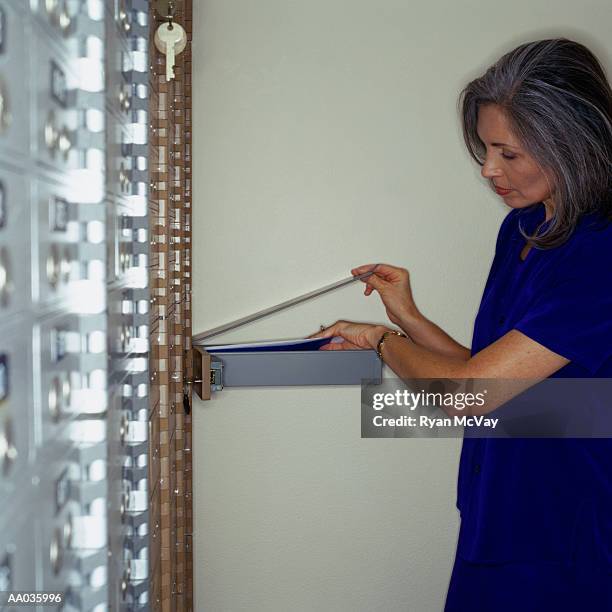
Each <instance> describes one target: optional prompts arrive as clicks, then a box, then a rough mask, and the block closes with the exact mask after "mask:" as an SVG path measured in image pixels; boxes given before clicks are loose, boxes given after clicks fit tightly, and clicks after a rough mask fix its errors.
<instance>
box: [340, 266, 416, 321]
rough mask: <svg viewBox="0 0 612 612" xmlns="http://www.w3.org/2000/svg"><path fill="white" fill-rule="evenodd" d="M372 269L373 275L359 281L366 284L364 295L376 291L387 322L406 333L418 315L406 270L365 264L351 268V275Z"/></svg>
mask: <svg viewBox="0 0 612 612" xmlns="http://www.w3.org/2000/svg"><path fill="white" fill-rule="evenodd" d="M372 269H374V273H373V274H372V275H371V276H368V277H367V278H364V279H362V281H361V282H363V283H365V284H366V288H365V291H364V295H370V294H371V293H372V292H373V291H378V294H379V295H380V298H381V300H382V301H383V304H384V305H385V309H386V310H387V316H388V317H389V320H390V321H391V322H392V323H395V325H398V326H399V327H401V328H402V329H403V330H404V331H405V332H406V333H408V331H409V329H408V328H409V327H410V323H411V322H413V321H414V320H415V319H416V318H417V316H418V315H419V311H418V308H417V307H416V304H415V303H414V299H413V298H412V289H411V288H410V274H409V272H408V270H406V269H405V268H398V267H396V266H390V265H388V264H376V265H375V264H365V265H363V266H358V267H357V268H353V269H352V270H351V274H352V275H353V276H357V275H359V274H364V273H365V272H370V271H371V270H372Z"/></svg>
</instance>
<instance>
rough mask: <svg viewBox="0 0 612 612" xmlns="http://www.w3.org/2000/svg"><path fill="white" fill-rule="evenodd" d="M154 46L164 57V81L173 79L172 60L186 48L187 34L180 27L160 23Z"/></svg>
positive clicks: (173, 23)
mask: <svg viewBox="0 0 612 612" xmlns="http://www.w3.org/2000/svg"><path fill="white" fill-rule="evenodd" d="M154 41H155V46H156V47H157V49H158V50H159V51H160V53H164V54H165V55H166V81H170V80H172V79H173V78H174V60H175V58H176V56H177V55H178V54H179V53H182V52H183V51H184V49H185V47H186V46H187V32H185V28H183V26H182V25H180V24H178V23H175V22H169V23H162V24H161V25H160V26H159V27H158V28H157V31H156V32H155V38H154Z"/></svg>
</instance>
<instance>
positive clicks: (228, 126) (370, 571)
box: [193, 0, 612, 612]
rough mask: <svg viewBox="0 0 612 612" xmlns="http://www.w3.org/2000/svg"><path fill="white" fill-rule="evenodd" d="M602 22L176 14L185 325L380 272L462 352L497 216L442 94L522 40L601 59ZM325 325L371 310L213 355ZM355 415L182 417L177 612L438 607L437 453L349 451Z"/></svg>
mask: <svg viewBox="0 0 612 612" xmlns="http://www.w3.org/2000/svg"><path fill="white" fill-rule="evenodd" d="M611 18H612V6H611V5H610V3H609V0H601V1H591V2H581V3H578V2H568V1H562V0H559V1H557V2H555V3H550V2H548V1H544V0H528V1H527V0H516V1H515V2H512V3H508V2H495V3H491V2H490V1H488V2H487V1H484V0H478V1H476V0H473V1H471V2H467V1H465V2H454V1H451V0H447V1H445V2H442V1H439V0H438V1H429V2H424V1H412V2H408V1H399V0H398V1H391V0H379V1H374V0H369V1H365V0H310V1H309V2H306V1H302V2H296V1H291V0H258V1H257V2H254V1H247V0H242V1H240V0H206V1H204V0H198V1H195V0H194V32H195V39H194V45H193V51H194V55H193V57H194V63H193V79H194V80H193V95H194V98H193V107H194V117H195V119H194V135H193V140H194V152H193V158H194V164H193V168H194V172H193V174H194V194H195V197H194V232H193V234H194V251H193V254H194V271H195V278H194V322H193V329H194V332H198V331H202V330H203V329H207V328H210V327H213V326H215V325H218V324H221V323H224V322H226V321H229V320H232V319H235V318H238V317H240V316H243V315H245V314H248V313H250V312H253V311H256V310H258V309H260V308H263V307H266V306H269V305H272V304H275V303H278V302H280V301H282V300H284V299H287V298H290V297H293V296H295V295H298V294H300V293H303V292H306V291H309V290H312V289H315V288H317V287H320V286H322V285H325V284H327V283H330V282H333V281H334V280H337V279H339V278H342V277H344V276H347V275H348V273H349V269H350V268H351V267H353V266H355V265H357V264H361V263H368V262H375V261H384V262H389V263H394V264H398V265H403V266H406V267H408V268H409V269H410V270H411V272H412V279H413V288H414V294H415V298H416V300H417V302H418V304H419V305H420V307H421V309H422V310H423V311H424V312H425V313H426V314H427V316H429V317H430V318H432V319H433V320H434V321H436V322H437V323H439V324H440V325H441V326H442V327H444V328H445V329H446V330H447V331H448V332H449V333H451V334H452V335H454V336H455V337H456V338H457V339H458V340H459V341H460V342H462V343H465V344H469V342H470V338H471V330H472V324H473V319H474V315H475V313H476V310H477V307H478V303H479V300H480V295H481V291H482V287H483V284H484V281H485V278H486V274H487V272H488V267H489V264H490V261H491V258H492V252H493V248H494V242H495V237H496V233H497V228H498V226H499V223H500V221H501V219H502V218H503V215H504V213H505V210H504V205H503V203H502V202H501V200H499V199H497V198H496V196H495V195H493V194H491V193H490V192H489V191H488V190H487V188H486V187H485V185H484V184H483V183H482V182H481V180H480V179H479V174H478V170H477V168H475V167H474V165H473V164H471V163H470V161H469V160H468V157H467V154H466V152H465V151H464V147H463V144H462V141H461V137H460V130H459V123H458V120H457V114H456V100H457V95H458V92H459V91H460V89H461V87H462V86H463V85H464V84H465V83H466V82H467V80H469V79H470V78H471V77H473V76H475V75H477V74H479V73H480V72H481V71H482V69H483V68H484V67H486V66H487V65H488V64H489V63H490V62H491V61H492V60H494V59H495V58H496V57H498V56H499V55H500V54H501V53H502V52H503V51H505V50H508V49H510V48H511V47H513V46H514V45H516V44H518V43H520V42H523V41H526V40H531V39H536V38H544V37H549V36H556V35H565V36H569V37H572V38H576V39H578V40H580V41H582V42H584V43H586V44H588V45H589V46H591V48H592V49H593V50H594V51H595V52H596V53H597V54H598V55H599V56H600V57H601V59H602V60H604V62H605V63H606V65H607V66H609V65H610V64H609V59H610V57H611V56H612V39H611V38H610V36H609V25H610V23H611ZM569 24H571V27H570V26H569ZM338 318H352V319H355V320H367V321H383V320H384V310H383V309H382V307H381V306H380V304H379V303H378V300H377V298H376V297H371V298H368V299H366V298H365V297H363V296H362V295H361V292H360V289H359V287H357V286H352V287H350V288H347V289H343V290H341V291H340V292H336V293H334V294H330V295H328V296H326V297H323V298H320V299H318V300H316V301H314V302H311V303H308V304H306V305H303V306H301V307H298V308H295V309H292V310H289V311H286V312H284V313H281V314H279V315H277V316H275V317H274V318H272V319H269V320H264V321H261V322H259V323H257V324H254V325H252V326H250V327H248V328H244V329H243V330H240V331H237V332H235V333H232V334H227V335H226V336H223V337H220V338H219V340H227V341H238V340H255V339H271V338H283V337H297V336H301V335H304V334H307V333H310V332H313V331H315V330H316V329H318V327H319V324H320V323H326V324H330V323H332V322H333V321H334V320H336V319H338ZM359 419H360V407H359V388H356V387H353V388H289V389H265V390H264V389H259V390H231V389H226V390H224V391H223V392H221V393H220V394H219V395H217V396H216V397H215V398H214V400H213V401H211V402H208V403H196V405H195V406H194V438H193V453H194V487H195V492H194V503H195V506H194V515H195V519H194V531H195V534H194V550H195V557H194V579H195V597H196V599H195V600H196V609H197V610H198V611H207V612H208V611H210V612H217V611H229V612H235V611H237V610H249V611H260V610H261V611H262V612H263V611H265V612H270V611H277V610H278V611H286V610H291V611H292V612H295V611H310V610H319V611H321V610H322V611H328V610H329V611H334V612H340V611H345V610H346V611H347V612H348V611H351V612H354V611H364V612H365V611H371V610H381V611H382V610H384V611H385V612H389V611H393V610H398V611H399V610H409V611H411V612H412V611H416V612H437V611H440V610H442V606H443V601H444V596H445V592H446V587H447V584H448V578H449V574H450V570H451V566H452V560H453V554H454V547H455V543H456V536H457V527H458V516H457V512H456V510H455V507H454V502H455V490H456V489H455V487H456V471H457V459H458V451H459V441H457V440H408V439H398V440H362V439H360V437H359V436H360V424H359Z"/></svg>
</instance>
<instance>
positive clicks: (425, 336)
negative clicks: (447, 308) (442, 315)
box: [400, 311, 471, 361]
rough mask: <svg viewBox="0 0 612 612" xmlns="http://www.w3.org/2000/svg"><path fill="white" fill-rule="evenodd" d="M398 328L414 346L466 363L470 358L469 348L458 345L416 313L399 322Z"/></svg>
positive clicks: (441, 330)
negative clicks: (410, 339) (409, 338)
mask: <svg viewBox="0 0 612 612" xmlns="http://www.w3.org/2000/svg"><path fill="white" fill-rule="evenodd" d="M400 327H401V328H402V330H403V331H404V332H405V333H406V334H407V335H408V336H410V337H411V338H412V340H413V341H414V342H415V343H416V344H418V345H419V346H422V347H423V348H426V349H429V350H430V351H433V352H434V353H438V354H440V355H446V356H447V357H452V358H454V359H460V360H462V361H467V360H468V359H469V358H470V357H471V352H470V349H469V348H467V347H466V346H463V345H461V344H459V343H458V342H457V341H456V340H454V339H453V338H451V337H450V336H449V335H448V334H447V333H446V332H445V331H444V330H443V329H442V328H440V327H438V326H437V325H436V324H435V323H433V322H432V321H430V320H429V319H427V318H426V317H424V316H423V315H422V314H421V313H420V312H418V311H417V312H414V313H412V314H410V315H409V316H406V317H405V318H404V319H403V320H402V321H401V324H400Z"/></svg>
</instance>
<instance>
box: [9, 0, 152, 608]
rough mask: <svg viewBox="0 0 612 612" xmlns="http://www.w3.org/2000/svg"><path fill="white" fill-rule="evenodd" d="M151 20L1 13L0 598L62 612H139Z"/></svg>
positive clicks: (94, 13) (38, 6)
mask: <svg viewBox="0 0 612 612" xmlns="http://www.w3.org/2000/svg"><path fill="white" fill-rule="evenodd" d="M147 13H148V3H147V2H146V1H145V0H134V1H133V2H131V1H128V0H125V1H124V0H121V1H117V2H111V3H108V2H105V1H104V0H87V1H85V0H28V1H25V0H18V1H17V0H0V497H1V498H2V499H3V500H5V502H6V501H7V500H8V503H4V505H3V507H2V510H0V590H10V589H19V590H28V591H32V590H52V591H60V592H63V593H64V594H65V596H66V606H65V609H66V610H71V611H74V610H87V611H95V612H101V611H102V610H108V609H112V610H141V609H142V610H144V609H148V607H149V587H150V582H149V569H148V556H149V537H150V530H149V521H148V509H147V499H148V488H149V484H148V479H149V465H148V435H149V433H148V425H149V422H148V418H149V374H148V350H149V291H148V274H147V267H148V264H149V260H148V255H149V237H148V220H147V210H146V202H147V190H148V181H149V179H148V162H147V156H148V149H147V139H146V136H147V126H148V115H147V111H148V96H147V94H146V91H143V89H142V88H140V89H138V90H137V89H136V88H137V87H138V85H139V84H141V83H146V81H147V79H148V65H147V62H146V61H144V62H143V58H146V50H147V46H148V25H147V22H148V15H147ZM132 24H137V27H136V25H134V27H132ZM119 85H120V87H119ZM145 89H146V88H145ZM134 96H136V98H134ZM132 99H134V106H132V102H131V100H132Z"/></svg>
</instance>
